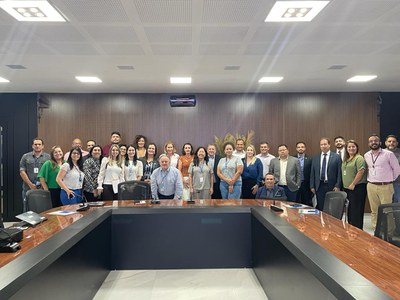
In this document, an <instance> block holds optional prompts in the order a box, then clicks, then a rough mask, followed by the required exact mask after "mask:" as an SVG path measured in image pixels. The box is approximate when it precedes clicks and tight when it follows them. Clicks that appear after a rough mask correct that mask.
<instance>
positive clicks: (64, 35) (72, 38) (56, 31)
mask: <svg viewBox="0 0 400 300" xmlns="http://www.w3.org/2000/svg"><path fill="white" fill-rule="evenodd" d="M34 34H35V36H36V37H37V38H39V39H40V40H42V41H46V42H72V43H77V42H86V38H85V37H84V36H83V35H82V34H81V33H80V32H79V31H78V30H77V29H75V27H73V26H72V25H71V24H69V23H62V24H57V25H53V26H47V25H46V24H40V25H38V26H37V27H36V30H35V33H34Z"/></svg>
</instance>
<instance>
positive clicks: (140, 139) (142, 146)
mask: <svg viewBox="0 0 400 300" xmlns="http://www.w3.org/2000/svg"><path fill="white" fill-rule="evenodd" d="M135 145H136V147H135V148H136V156H137V158H142V157H145V156H146V145H147V139H146V137H145V136H144V135H141V134H138V135H137V136H136V137H135Z"/></svg>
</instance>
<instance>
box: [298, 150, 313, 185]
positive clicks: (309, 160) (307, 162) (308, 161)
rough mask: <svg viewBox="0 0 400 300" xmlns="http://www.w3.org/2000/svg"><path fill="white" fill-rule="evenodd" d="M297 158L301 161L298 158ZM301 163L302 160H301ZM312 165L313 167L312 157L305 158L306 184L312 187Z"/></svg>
mask: <svg viewBox="0 0 400 300" xmlns="http://www.w3.org/2000/svg"><path fill="white" fill-rule="evenodd" d="M294 157H295V158H297V159H299V158H298V157H297V155H296V156H294ZM299 163H300V160H299ZM311 165H312V157H309V156H307V155H305V156H304V168H303V173H304V183H305V184H306V185H307V186H309V185H310V176H311Z"/></svg>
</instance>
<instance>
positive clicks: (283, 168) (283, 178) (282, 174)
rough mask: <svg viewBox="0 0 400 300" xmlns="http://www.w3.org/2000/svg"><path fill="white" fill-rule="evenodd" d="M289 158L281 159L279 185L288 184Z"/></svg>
mask: <svg viewBox="0 0 400 300" xmlns="http://www.w3.org/2000/svg"><path fill="white" fill-rule="evenodd" d="M287 161H288V160H287V158H286V159H282V158H280V159H279V164H280V169H281V171H280V174H279V175H280V176H279V185H287V182H286V167H287Z"/></svg>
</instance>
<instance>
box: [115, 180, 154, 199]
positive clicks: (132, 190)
mask: <svg viewBox="0 0 400 300" xmlns="http://www.w3.org/2000/svg"><path fill="white" fill-rule="evenodd" d="M149 199H151V187H150V184H148V183H147V182H144V181H139V180H132V181H125V182H121V183H119V184H118V200H149Z"/></svg>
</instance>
